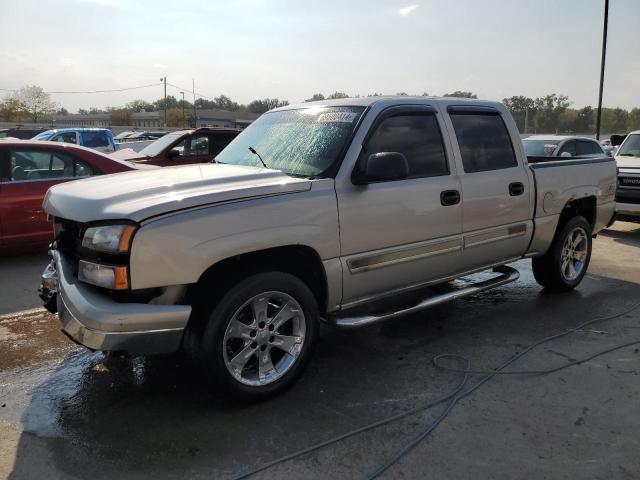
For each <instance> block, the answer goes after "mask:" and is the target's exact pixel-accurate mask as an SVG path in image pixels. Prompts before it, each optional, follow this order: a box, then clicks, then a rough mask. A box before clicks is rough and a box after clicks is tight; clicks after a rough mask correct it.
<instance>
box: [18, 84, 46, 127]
mask: <svg viewBox="0 0 640 480" xmlns="http://www.w3.org/2000/svg"><path fill="white" fill-rule="evenodd" d="M16 98H17V99H18V101H19V102H20V109H21V110H22V112H23V113H24V114H25V115H27V116H28V117H29V118H30V119H31V121H32V122H33V123H37V122H38V120H42V119H43V118H46V117H49V116H51V115H53V114H54V113H55V112H56V104H55V103H54V102H52V101H51V97H50V95H49V94H48V93H47V92H45V91H44V90H43V89H42V88H41V87H38V86H37V85H27V86H26V87H22V88H21V89H20V90H19V91H18V94H17V97H16Z"/></svg>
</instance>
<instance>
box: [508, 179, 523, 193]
mask: <svg viewBox="0 0 640 480" xmlns="http://www.w3.org/2000/svg"><path fill="white" fill-rule="evenodd" d="M523 193H524V185H523V184H522V182H513V183H510V184H509V195H511V196H512V197H517V196H518V195H522V194H523Z"/></svg>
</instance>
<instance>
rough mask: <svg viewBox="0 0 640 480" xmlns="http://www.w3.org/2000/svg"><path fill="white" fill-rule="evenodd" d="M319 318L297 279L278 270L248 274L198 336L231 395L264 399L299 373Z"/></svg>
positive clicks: (313, 302) (308, 293) (311, 298)
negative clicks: (201, 334)
mask: <svg viewBox="0 0 640 480" xmlns="http://www.w3.org/2000/svg"><path fill="white" fill-rule="evenodd" d="M318 321H319V314H318V305H317V302H316V299H315V297H314V296H313V294H312V293H311V291H310V290H309V288H308V287H307V286H306V284H305V283H304V282H302V281H301V280H300V279H298V278H297V277H295V276H293V275H290V274H288V273H283V272H268V273H260V274H257V275H253V276H251V277H248V278H246V279H245V280H243V281H242V282H240V283H239V284H237V285H235V286H234V287H233V288H232V289H231V290H229V291H228V292H227V293H226V294H225V295H223V297H222V299H221V300H220V301H219V302H218V303H217V305H216V306H215V307H214V308H213V311H212V312H211V314H210V316H209V319H208V322H207V325H206V327H205V329H204V333H203V337H202V351H203V353H204V359H205V361H206V363H207V365H208V367H209V369H210V371H211V373H212V374H213V376H214V377H215V379H217V380H218V382H219V383H221V384H223V385H224V386H225V387H226V388H227V390H228V391H229V392H230V393H232V394H235V395H236V396H240V397H243V398H245V399H248V400H259V399H262V398H266V397H269V396H271V395H274V394H277V393H279V392H281V391H283V390H285V389H286V388H288V387H290V386H291V385H292V384H293V383H294V382H295V381H296V380H297V378H298V377H299V376H300V374H301V373H302V371H303V370H304V368H305V367H306V364H307V363H308V361H309V359H310V357H311V354H312V352H313V347H314V345H315V342H316V337H317V335H318Z"/></svg>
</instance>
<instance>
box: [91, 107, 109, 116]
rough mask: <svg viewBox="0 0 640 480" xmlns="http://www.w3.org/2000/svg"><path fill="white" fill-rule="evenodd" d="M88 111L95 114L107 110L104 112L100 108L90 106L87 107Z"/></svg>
mask: <svg viewBox="0 0 640 480" xmlns="http://www.w3.org/2000/svg"><path fill="white" fill-rule="evenodd" d="M89 113H90V114H91V115H95V114H98V113H107V112H105V111H104V110H102V109H101V108H97V107H91V108H90V109H89Z"/></svg>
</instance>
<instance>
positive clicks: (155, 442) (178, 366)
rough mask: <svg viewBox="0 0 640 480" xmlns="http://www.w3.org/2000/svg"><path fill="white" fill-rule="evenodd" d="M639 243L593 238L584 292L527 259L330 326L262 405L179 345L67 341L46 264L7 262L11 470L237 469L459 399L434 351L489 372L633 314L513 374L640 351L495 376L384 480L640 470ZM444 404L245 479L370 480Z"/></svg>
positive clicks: (3, 457) (637, 239)
mask: <svg viewBox="0 0 640 480" xmlns="http://www.w3.org/2000/svg"><path fill="white" fill-rule="evenodd" d="M639 249H640V225H635V224H630V223H616V224H614V226H613V228H612V229H610V230H608V231H606V232H604V233H602V234H600V235H599V236H598V238H597V239H595V240H594V253H593V257H592V261H591V266H590V269H589V273H588V276H587V277H586V278H585V280H584V281H583V283H582V284H581V285H580V287H579V288H578V289H576V290H575V291H573V292H570V293H566V294H560V295H554V294H549V293H546V292H544V291H542V290H541V289H540V288H539V287H538V285H537V284H536V283H535V281H534V280H533V278H532V274H531V268H530V262H529V261H521V262H517V263H516V264H514V266H515V267H516V268H517V269H518V270H520V272H521V274H522V275H521V278H520V280H519V281H517V282H515V283H512V284H509V285H506V286H503V287H501V288H498V289H495V290H492V291H489V292H485V293H484V294H480V295H476V296H473V297H468V298H466V299H462V300H457V301H455V302H454V303H450V304H447V305H441V306H439V307H436V308H433V309H431V310H427V311H425V312H422V313H420V314H416V315H412V316H408V317H405V318H402V319H398V320H394V321H390V322H387V323H384V324H380V325H373V326H371V327H367V328H364V329H361V330H357V331H342V330H336V329H333V328H330V327H323V329H322V335H321V341H320V344H319V348H318V350H317V353H316V356H315V359H314V360H313V361H312V363H311V364H310V368H309V369H308V370H307V372H306V374H305V375H304V376H303V378H302V379H301V381H300V382H299V383H298V384H297V385H296V386H294V388H292V389H291V390H290V391H288V392H286V393H285V394H283V395H281V396H279V397H277V398H274V399H272V400H269V401H267V402H263V403H259V404H253V405H241V404H237V403H234V402H230V401H228V400H226V399H225V397H224V396H223V395H221V393H220V392H219V391H217V390H216V388H215V386H213V387H212V386H211V385H209V384H208V383H206V382H204V381H202V378H201V375H200V373H199V372H198V371H197V370H195V369H193V368H191V367H190V366H188V365H187V364H184V363H183V362H182V361H181V359H180V357H179V356H161V357H152V358H124V357H112V356H107V357H106V356H104V355H102V354H101V353H92V352H89V351H87V350H85V349H83V348H81V347H78V346H76V345H74V344H73V343H71V342H70V341H69V340H68V339H67V338H66V337H65V336H64V335H62V334H61V333H60V332H59V330H58V325H57V319H56V317H55V316H53V315H49V314H48V313H46V312H44V311H43V310H41V309H37V308H35V307H37V306H38V300H37V297H36V292H35V289H36V287H37V281H38V275H39V273H40V271H41V270H42V268H44V265H45V263H46V257H45V256H44V255H36V256H24V257H16V258H8V259H5V258H3V259H0V278H1V279H2V280H1V288H0V308H1V309H2V310H0V311H1V312H2V313H3V314H1V315H0V478H5V477H8V478H11V479H14V480H16V479H33V478H47V479H75V478H92V479H96V480H99V479H103V478H104V479H107V478H108V479H112V478H119V479H139V478H140V479H141V478H154V479H164V478H167V479H173V478H176V479H177V478H193V479H200V478H202V479H231V478H236V477H237V476H238V475H240V474H242V473H243V472H247V471H249V470H252V469H254V468H256V467H259V466H261V465H265V464H267V463H268V462H271V461H272V460H274V459H276V458H278V457H281V456H283V455H286V454H290V453H292V452H295V451H297V450H299V449H301V448H305V447H308V446H310V445H313V444H316V443H317V442H320V441H323V440H327V439H330V438H333V437H335V436H338V435H341V434H343V433H345V432H348V431H350V430H353V429H357V428H359V427H362V426H364V425H367V424H370V423H371V422H375V421H378V420H380V419H383V418H386V417H388V416H390V415H395V414H399V413H402V412H404V411H407V410H411V409H414V408H418V407H421V406H425V405H428V404H429V403H430V402H432V401H433V400H434V399H437V398H439V397H441V396H443V395H444V394H446V393H447V392H450V391H451V390H452V389H454V388H455V387H456V385H458V384H459V382H460V381H461V375H460V374H456V373H451V372H446V371H443V370H440V369H437V368H436V367H434V366H433V364H432V362H431V360H432V358H433V357H434V356H435V355H438V354H442V353H447V352H448V353H453V354H457V355H461V356H464V357H466V358H468V359H469V360H470V362H471V364H472V366H473V367H474V368H477V369H488V370H491V369H493V368H495V367H497V366H498V365H500V364H501V363H502V362H504V361H505V360H506V359H508V358H509V357H511V356H512V355H514V354H516V353H518V352H522V351H523V350H524V349H525V348H526V347H527V346H529V345H531V344H533V343H534V342H535V341H537V340H539V339H540V338H543V337H545V336H547V335H549V334H552V333H556V332H560V331H563V330H566V329H567V328H571V327H574V326H576V325H578V324H580V323H581V322H584V321H586V320H589V319H594V318H599V317H610V316H612V315H616V314H619V313H621V312H627V313H625V314H623V315H619V316H617V317H615V318H610V319H609V320H603V321H600V322H598V323H594V324H591V325H589V326H588V327H585V328H583V329H580V330H579V331H577V332H575V333H573V334H570V335H567V336H565V337H563V338H559V339H557V340H554V341H552V342H550V343H547V344H545V345H541V346H540V347H538V348H537V349H535V350H533V351H532V352H530V353H529V354H528V355H527V356H525V357H523V358H522V359H520V360H519V361H517V362H516V363H514V364H513V365H511V366H510V367H509V368H510V369H512V370H531V369H534V370H542V369H547V368H551V367H557V366H563V365H567V364H569V363H571V362H574V361H575V360H577V359H581V358H583V357H585V356H588V355H590V354H593V353H596V352H598V351H600V350H603V349H608V348H611V347H615V346H617V345H620V344H625V343H627V344H629V343H632V342H634V341H636V340H637V342H638V343H637V344H635V345H630V346H628V347H625V348H622V349H618V350H614V351H612V352H610V353H607V354H605V355H602V356H599V357H597V358H594V359H592V360H589V361H587V362H585V363H583V364H581V365H577V366H572V367H570V368H566V369H563V370H560V371H558V372H556V373H552V374H548V375H504V376H496V377H494V378H493V379H491V380H490V381H488V382H486V383H485V384H484V385H482V386H481V387H480V388H478V389H477V390H475V391H474V392H473V393H471V394H470V395H469V396H467V397H466V398H464V399H462V400H460V402H459V403H457V404H456V405H455V406H452V408H451V411H450V414H449V415H448V416H447V417H446V418H444V419H443V421H442V423H441V424H439V426H438V427H437V428H435V429H434V430H433V431H432V433H431V434H430V435H429V436H428V437H426V439H424V440H422V441H420V442H418V443H417V445H416V446H415V448H413V449H411V450H410V451H409V452H408V453H407V455H406V456H404V457H403V458H402V459H400V460H399V461H398V462H396V463H394V464H393V465H392V466H391V467H390V469H389V470H387V471H386V472H385V473H384V474H383V475H382V478H406V479H414V478H415V479H418V478H420V479H425V478H427V479H431V478H433V479H446V478H475V479H532V478H536V479H537V478H553V479H564V478H566V479H575V478H590V479H591V478H593V479H597V478H601V479H638V478H640V455H638V452H640V434H639V433H638V432H640V413H638V406H639V405H640V306H639V307H638V308H636V309H632V308H633V307H634V306H635V305H637V304H639V303H640V264H639V262H638V258H639V255H638V252H639ZM34 308H35V309H34ZM25 310H26V311H25ZM480 378H482V376H472V377H470V378H469V383H468V384H467V386H470V385H473V384H474V382H476V381H478V379H480ZM445 408H446V404H439V405H437V406H435V407H433V408H430V409H427V410H420V411H419V412H418V413H416V414H413V415H409V416H406V417H404V418H402V419H400V420H397V421H394V422H392V423H390V424H387V425H385V426H382V427H379V428H377V429H373V430H370V431H367V432H365V433H361V434H359V435H356V436H353V437H351V438H348V439H345V440H342V441H340V442H337V443H335V444H332V445H330V446H328V447H326V448H323V449H320V450H317V451H314V452H312V453H309V454H307V455H304V456H301V457H298V458H296V459H294V460H290V461H286V462H282V463H279V464H277V465H275V466H273V467H271V468H269V469H267V470H265V471H263V472H261V473H259V474H257V475H254V476H252V477H251V478H254V479H267V478H305V479H324V478H346V479H352V478H354V479H358V478H368V477H369V476H370V475H371V474H372V473H374V472H375V471H376V470H377V468H378V467H380V466H381V465H383V464H384V463H385V462H386V461H387V460H388V459H389V458H392V457H393V456H394V453H395V452H397V451H399V450H400V449H402V448H404V447H405V446H407V445H409V444H410V443H411V442H412V440H414V439H415V438H417V437H419V436H420V435H421V433H424V431H425V430H426V429H427V428H428V427H429V425H431V424H432V423H433V420H434V419H436V418H438V417H439V416H440V415H441V414H442V412H443V411H444V409H445Z"/></svg>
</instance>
